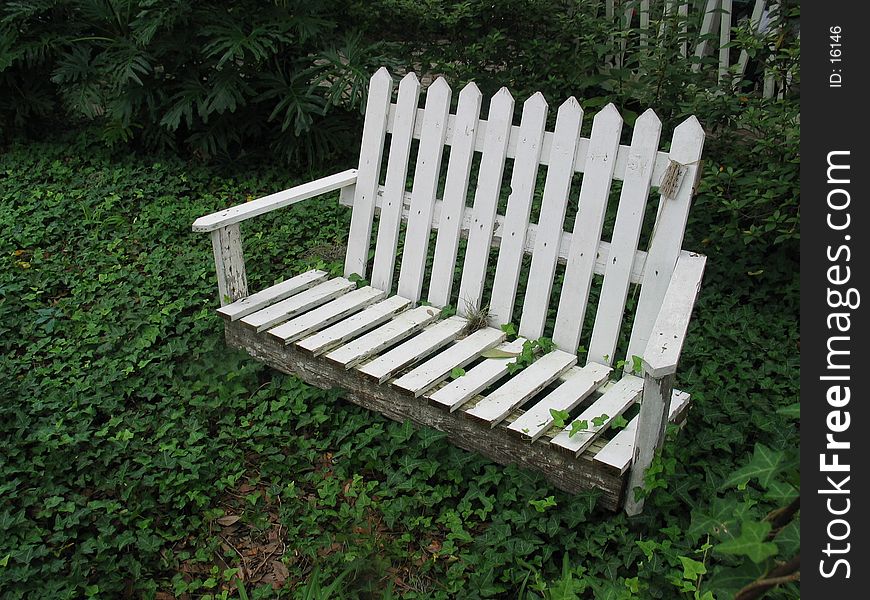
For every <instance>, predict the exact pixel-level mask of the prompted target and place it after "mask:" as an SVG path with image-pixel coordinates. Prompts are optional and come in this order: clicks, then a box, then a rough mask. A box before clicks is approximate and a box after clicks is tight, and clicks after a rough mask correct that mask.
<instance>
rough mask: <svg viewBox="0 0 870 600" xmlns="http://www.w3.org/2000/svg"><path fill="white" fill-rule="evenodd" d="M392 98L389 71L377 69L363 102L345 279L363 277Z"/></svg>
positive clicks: (391, 83) (391, 79)
mask: <svg viewBox="0 0 870 600" xmlns="http://www.w3.org/2000/svg"><path fill="white" fill-rule="evenodd" d="M392 95H393V78H392V77H390V73H389V71H387V70H386V69H385V68H383V67H381V68H380V69H378V71H377V73H375V74H374V75H373V76H372V79H371V82H370V84H369V96H368V100H367V101H366V118H365V123H364V125H363V134H362V144H361V146H360V155H359V169H358V170H357V179H356V192H355V195H354V201H353V213H351V217H350V232H349V233H348V238H347V256H346V257H345V261H344V276H345V277H349V276H350V275H351V274H352V273H356V274H357V275H359V276H360V277H365V276H366V263H367V262H368V258H369V246H370V245H371V238H372V221H373V220H374V216H375V198H376V197H377V194H378V184H379V179H380V176H381V159H382V157H383V154H384V138H385V137H386V134H387V118H388V116H389V113H390V98H391V97H392Z"/></svg>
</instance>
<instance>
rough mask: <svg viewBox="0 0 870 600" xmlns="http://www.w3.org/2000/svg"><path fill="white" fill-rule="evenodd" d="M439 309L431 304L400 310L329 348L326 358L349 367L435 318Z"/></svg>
mask: <svg viewBox="0 0 870 600" xmlns="http://www.w3.org/2000/svg"><path fill="white" fill-rule="evenodd" d="M438 316H439V311H438V310H437V309H435V308H433V307H431V306H418V307H417V308H413V309H411V310H408V311H405V312H402V313H399V314H398V315H397V316H396V317H395V318H393V319H391V320H390V321H387V322H386V323H384V324H383V325H381V326H380V327H378V328H377V329H374V330H373V331H369V332H368V333H366V334H363V335H362V336H361V337H358V338H356V339H355V340H351V341H349V342H348V343H346V344H344V345H343V346H340V347H339V348H336V349H335V350H332V351H331V352H329V353H327V354H326V358H327V360H330V361H332V362H334V363H337V364H339V365H341V366H343V367H344V368H345V369H350V368H351V367H354V366H356V365H357V364H359V363H360V362H362V361H364V360H365V359H367V358H369V357H371V356H373V355H375V354H377V353H378V352H380V351H381V350H383V349H385V348H389V347H390V346H392V345H393V344H397V343H399V342H401V341H402V340H404V339H405V338H407V337H408V336H411V335H413V334H414V333H416V332H418V331H420V330H421V329H423V327H425V326H426V325H428V324H429V323H431V322H433V321H435V320H437V319H438Z"/></svg>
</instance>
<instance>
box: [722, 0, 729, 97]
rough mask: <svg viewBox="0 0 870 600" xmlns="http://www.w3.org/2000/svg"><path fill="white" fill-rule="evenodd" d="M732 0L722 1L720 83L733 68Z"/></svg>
mask: <svg viewBox="0 0 870 600" xmlns="http://www.w3.org/2000/svg"><path fill="white" fill-rule="evenodd" d="M730 43H731V0H722V13H721V14H720V15H719V81H720V82H721V81H722V80H723V79H724V78H725V76H726V75H728V67H730V66H731V57H730V56H729V53H730V52H731V48H729V47H728V44H730Z"/></svg>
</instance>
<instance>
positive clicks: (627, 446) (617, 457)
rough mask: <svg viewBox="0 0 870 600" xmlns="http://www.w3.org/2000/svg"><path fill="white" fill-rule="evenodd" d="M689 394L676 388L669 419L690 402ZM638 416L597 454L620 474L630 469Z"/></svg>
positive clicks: (607, 465)
mask: <svg viewBox="0 0 870 600" xmlns="http://www.w3.org/2000/svg"><path fill="white" fill-rule="evenodd" d="M690 399H691V398H690V397H689V394H687V393H686V392H681V391H679V390H674V393H673V395H672V396H671V404H670V407H669V408H668V420H669V421H673V420H674V419H675V418H676V416H677V415H678V414H680V413H681V412H682V411H683V409H684V408H685V406H686V405H687V404H688V403H689V400H690ZM637 424H638V418H637V417H634V418H633V419H632V420H631V421H629V422H628V425H626V426H625V428H624V429H622V430H621V431H620V432H619V433H617V434H616V435H615V436H613V439H612V440H610V441H609V442H607V444H606V445H605V446H604V448H602V449H601V450H599V451H598V452H597V453H596V454H595V458H594V460H595V462H596V463H598V464H600V465H603V466H606V467H608V468H610V469H612V470H614V471H617V472H619V473H620V474H623V473H625V472H626V471H628V468H629V467H630V466H631V461H632V459H633V456H634V436H635V435H636V433H637Z"/></svg>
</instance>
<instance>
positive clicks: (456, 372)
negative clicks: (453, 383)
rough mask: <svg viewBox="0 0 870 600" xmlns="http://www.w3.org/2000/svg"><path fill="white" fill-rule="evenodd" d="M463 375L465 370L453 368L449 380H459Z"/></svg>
mask: <svg viewBox="0 0 870 600" xmlns="http://www.w3.org/2000/svg"><path fill="white" fill-rule="evenodd" d="M463 375H465V369H463V368H462V367H453V370H451V371H450V377H451V379H459V378H460V377H462V376H463Z"/></svg>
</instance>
